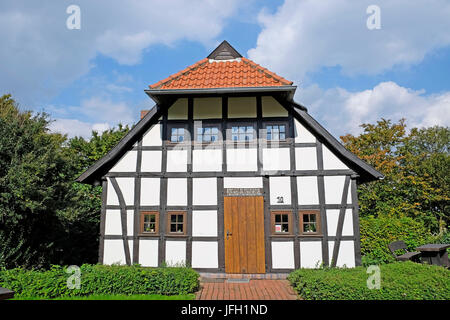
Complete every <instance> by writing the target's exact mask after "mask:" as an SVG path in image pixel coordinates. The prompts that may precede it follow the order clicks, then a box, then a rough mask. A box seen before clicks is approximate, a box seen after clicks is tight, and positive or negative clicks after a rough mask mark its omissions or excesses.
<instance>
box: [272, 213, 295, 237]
mask: <svg viewBox="0 0 450 320" xmlns="http://www.w3.org/2000/svg"><path fill="white" fill-rule="evenodd" d="M292 231H293V230H292V212H291V211H272V234H273V235H291V234H293V232H292Z"/></svg>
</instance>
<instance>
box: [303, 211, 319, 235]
mask: <svg viewBox="0 0 450 320" xmlns="http://www.w3.org/2000/svg"><path fill="white" fill-rule="evenodd" d="M305 214H315V215H316V232H304V231H303V216H304V215H305ZM298 215H299V219H298V220H299V229H298V231H299V234H300V235H301V236H321V235H322V222H321V220H320V210H299V212H298Z"/></svg>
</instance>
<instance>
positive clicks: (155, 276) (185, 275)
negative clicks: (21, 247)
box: [0, 264, 199, 298]
mask: <svg viewBox="0 0 450 320" xmlns="http://www.w3.org/2000/svg"><path fill="white" fill-rule="evenodd" d="M66 270H67V267H61V266H52V267H51V268H50V269H49V270H25V269H22V268H16V269H10V270H0V287H5V288H8V289H11V290H13V291H15V292H16V297H41V298H56V297H73V296H88V295H92V294H96V295H109V294H111V295H113V294H114V295H117V294H124V295H132V294H162V295H179V294H188V293H193V292H195V291H196V290H197V288H198V285H199V281H198V278H199V274H198V273H197V272H196V271H194V270H193V269H190V268H143V267H139V266H105V265H89V264H84V265H82V266H81V284H80V289H69V288H68V286H67V280H68V278H69V277H70V276H71V273H66Z"/></svg>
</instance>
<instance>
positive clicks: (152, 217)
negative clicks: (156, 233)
mask: <svg viewBox="0 0 450 320" xmlns="http://www.w3.org/2000/svg"><path fill="white" fill-rule="evenodd" d="M155 221H156V215H154V214H151V215H150V222H155Z"/></svg>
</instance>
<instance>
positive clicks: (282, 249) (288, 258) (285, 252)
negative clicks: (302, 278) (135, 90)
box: [272, 241, 295, 269]
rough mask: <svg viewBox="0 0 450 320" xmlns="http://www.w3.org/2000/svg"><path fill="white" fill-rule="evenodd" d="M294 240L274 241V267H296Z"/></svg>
mask: <svg viewBox="0 0 450 320" xmlns="http://www.w3.org/2000/svg"><path fill="white" fill-rule="evenodd" d="M294 267H295V262H294V242H293V241H272V268H273V269H294Z"/></svg>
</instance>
